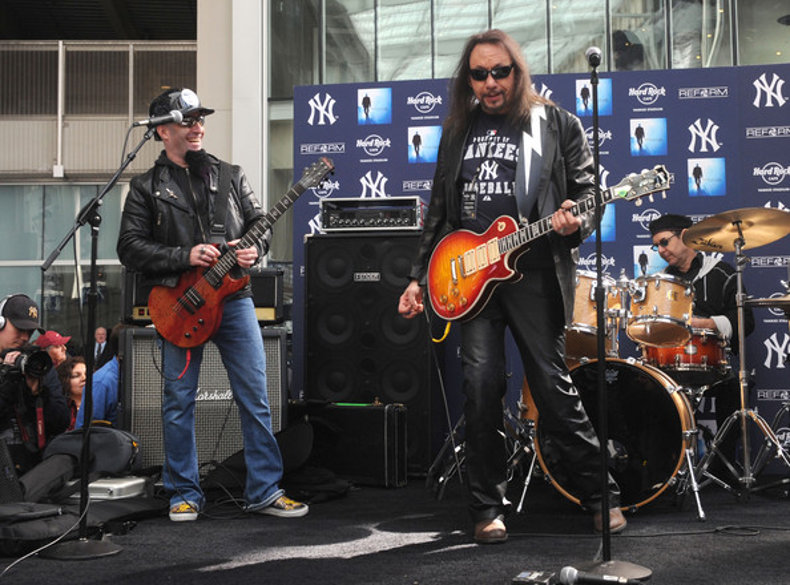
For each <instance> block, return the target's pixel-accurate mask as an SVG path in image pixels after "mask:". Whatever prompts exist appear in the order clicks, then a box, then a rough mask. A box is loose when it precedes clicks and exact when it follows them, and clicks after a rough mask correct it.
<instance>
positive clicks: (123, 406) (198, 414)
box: [118, 327, 287, 467]
mask: <svg viewBox="0 0 790 585" xmlns="http://www.w3.org/2000/svg"><path fill="white" fill-rule="evenodd" d="M261 334H262V335H263V348H264V352H265V353H266V386H267V388H266V392H267V395H268V397H269V407H270V409H271V414H272V431H273V432H275V433H276V432H278V431H280V430H281V429H282V428H283V426H284V424H285V423H284V421H285V420H286V418H285V416H286V413H285V407H286V404H287V389H286V363H285V335H286V333H285V330H284V329H261ZM121 351H123V359H122V362H121V366H122V372H121V388H120V392H119V405H118V408H119V417H118V420H119V421H120V422H121V424H122V425H123V428H124V429H126V430H128V431H130V432H132V433H134V434H135V435H137V437H138V438H139V439H140V447H141V448H140V456H141V465H142V466H144V467H150V466H158V465H162V463H163V461H164V447H163V445H162V392H163V390H164V381H163V378H162V375H161V371H162V354H161V351H160V350H159V344H158V342H157V336H156V331H155V330H153V329H151V328H147V327H146V328H142V327H141V328H129V329H125V330H124V331H123V332H122V337H121ZM195 437H196V440H197V454H198V463H199V464H201V465H203V464H205V463H210V462H212V461H223V460H224V459H226V458H227V457H229V456H230V455H232V454H234V453H236V452H237V451H239V450H240V449H242V448H243V446H244V445H243V440H242V434H241V422H240V420H239V411H238V408H237V407H236V402H235V401H234V400H233V395H232V392H231V389H230V382H229V381H228V376H227V374H226V373H225V366H224V365H223V363H222V358H221V357H220V353H219V350H218V349H217V346H216V345H214V344H213V343H211V342H209V343H207V344H206V346H205V348H204V350H203V363H202V365H201V367H200V377H199V379H198V394H197V400H196V404H195Z"/></svg>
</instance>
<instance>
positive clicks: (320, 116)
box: [307, 92, 337, 126]
mask: <svg viewBox="0 0 790 585" xmlns="http://www.w3.org/2000/svg"><path fill="white" fill-rule="evenodd" d="M336 103H337V101H336V100H335V98H333V97H332V96H331V95H329V94H328V93H325V94H324V98H323V99H321V94H320V92H318V93H316V94H315V95H314V96H313V97H311V98H310V101H309V102H308V105H309V106H310V117H309V118H307V123H308V124H310V126H315V125H318V126H326V125H327V124H329V125H330V126H331V125H333V124H334V123H335V122H337V116H335V104H336Z"/></svg>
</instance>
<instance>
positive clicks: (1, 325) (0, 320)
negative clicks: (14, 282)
mask: <svg viewBox="0 0 790 585" xmlns="http://www.w3.org/2000/svg"><path fill="white" fill-rule="evenodd" d="M15 296H16V295H8V296H7V297H5V298H4V299H3V300H2V301H0V331H2V330H3V329H5V317H4V316H3V311H4V310H5V304H6V303H7V302H8V299H10V298H11V297H15Z"/></svg>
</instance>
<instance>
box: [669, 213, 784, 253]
mask: <svg viewBox="0 0 790 585" xmlns="http://www.w3.org/2000/svg"><path fill="white" fill-rule="evenodd" d="M738 227H740V230H741V232H742V233H743V240H744V244H743V246H741V249H742V250H748V249H749V248H756V247H758V246H764V245H765V244H770V243H771V242H775V241H776V240H778V239H780V238H783V237H785V236H786V235H787V234H789V233H790V213H788V212H787V211H783V210H781V209H774V208H772V207H745V208H743V209H733V210H732V211H724V212H722V213H717V214H716V215H711V216H710V217H706V218H705V219H703V220H702V221H700V222H698V223H695V224H694V225H693V226H691V227H690V228H688V229H687V230H686V232H685V233H684V234H683V243H684V244H686V245H687V246H689V247H690V248H694V249H696V250H703V251H705V252H734V251H735V241H736V240H737V239H738V238H739V237H740V234H739V233H738Z"/></svg>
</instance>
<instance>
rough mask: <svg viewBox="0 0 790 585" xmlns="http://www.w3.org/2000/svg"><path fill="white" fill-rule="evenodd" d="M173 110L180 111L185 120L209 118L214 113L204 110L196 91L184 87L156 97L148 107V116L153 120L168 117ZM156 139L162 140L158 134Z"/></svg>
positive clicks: (166, 91)
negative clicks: (158, 117)
mask: <svg viewBox="0 0 790 585" xmlns="http://www.w3.org/2000/svg"><path fill="white" fill-rule="evenodd" d="M173 110H178V111H180V112H181V113H182V114H184V117H185V118H186V117H188V116H192V117H198V116H208V115H209V114H213V113H214V110H213V109H211V108H204V107H203V106H202V105H201V104H200V98H199V97H198V96H197V94H196V93H195V92H194V91H192V90H191V89H187V88H185V87H184V88H176V89H168V90H165V91H163V92H162V93H160V94H159V95H158V96H156V97H155V98H154V100H153V101H152V102H151V105H150V106H148V116H149V117H151V118H153V117H154V116H166V115H167V114H169V113H170V112H172V111H173ZM154 137H155V138H156V139H157V140H161V138H159V134H158V133H156V134H154Z"/></svg>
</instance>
